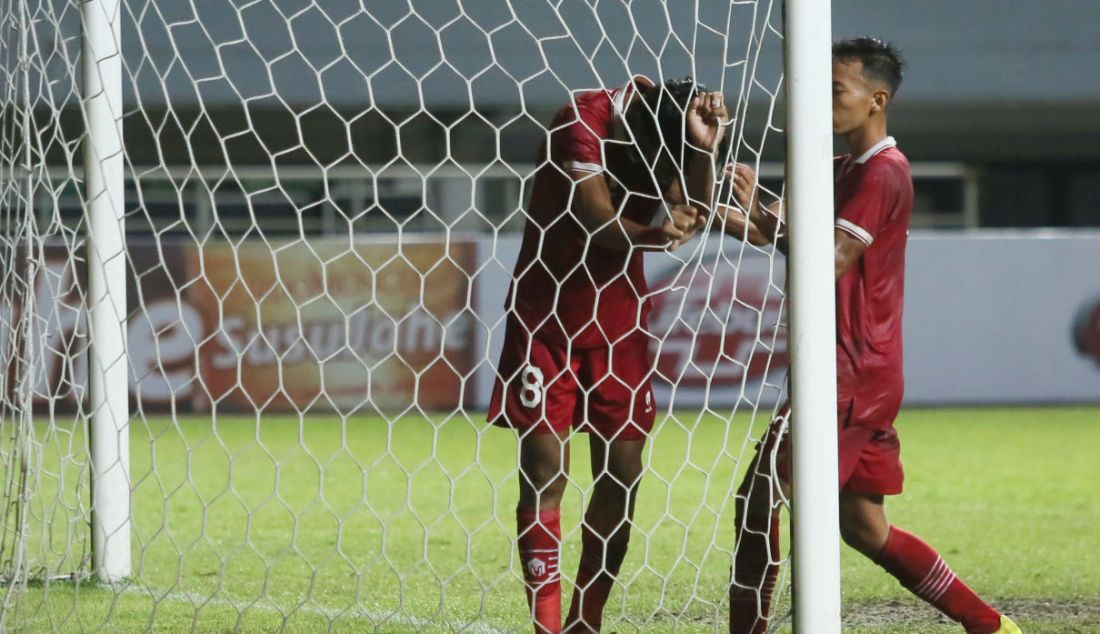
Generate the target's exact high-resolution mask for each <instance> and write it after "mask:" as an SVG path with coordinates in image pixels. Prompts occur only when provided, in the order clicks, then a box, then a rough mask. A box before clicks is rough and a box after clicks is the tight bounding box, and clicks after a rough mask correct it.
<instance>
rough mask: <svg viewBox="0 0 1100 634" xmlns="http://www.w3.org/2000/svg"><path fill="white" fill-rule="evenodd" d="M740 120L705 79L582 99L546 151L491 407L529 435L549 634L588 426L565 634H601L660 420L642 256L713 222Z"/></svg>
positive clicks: (540, 603) (525, 486)
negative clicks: (567, 500) (587, 486)
mask: <svg viewBox="0 0 1100 634" xmlns="http://www.w3.org/2000/svg"><path fill="white" fill-rule="evenodd" d="M726 118H727V114H726V107H725V105H724V103H723V101H722V96H721V95H720V94H718V93H707V92H705V91H703V90H702V88H701V87H700V86H698V85H697V84H695V83H694V82H693V81H692V80H691V79H690V78H686V79H683V80H673V81H669V82H666V83H665V84H664V85H663V86H654V85H653V83H652V82H650V81H649V80H648V79H646V78H644V77H635V78H634V79H633V80H631V82H630V83H628V84H627V85H626V86H623V87H621V88H617V89H614V90H596V91H591V92H583V93H579V94H576V95H575V97H574V99H573V100H572V101H571V103H569V104H568V105H566V106H565V107H563V108H562V109H561V110H560V111H558V113H557V115H556V116H555V117H554V120H553V122H552V123H551V125H550V126H549V130H550V135H549V139H548V144H544V145H543V147H542V148H540V151H539V158H538V162H539V168H538V171H537V172H536V174H535V182H534V190H533V191H532V196H531V204H530V207H529V209H528V218H527V225H526V227H525V228H524V232H523V242H522V245H521V247H520V253H519V260H518V261H517V263H516V268H515V273H514V280H513V282H512V288H511V291H510V293H509V298H508V303H507V309H508V322H507V326H506V332H505V340H504V348H503V351H502V352H501V356H500V363H499V365H498V368H497V376H498V379H497V383H496V386H495V388H494V390H493V397H492V402H491V404H490V409H489V420H490V422H492V423H493V424H496V425H501V426H507V427H511V428H514V429H516V430H517V432H518V434H519V504H518V507H517V509H516V530H517V542H518V546H519V555H520V563H521V565H522V568H523V575H524V580H525V586H526V591H527V600H528V604H529V606H530V608H531V614H532V618H533V619H534V623H535V631H536V632H543V633H545V632H559V631H562V622H561V587H560V583H559V570H558V564H559V561H560V560H559V556H560V555H559V552H560V543H561V529H560V522H559V518H560V513H559V507H560V504H561V497H562V493H563V492H564V491H565V485H566V476H567V473H568V471H569V442H568V437H569V434H570V430H574V429H575V430H578V431H585V432H590V433H591V436H590V438H591V466H592V476H593V479H594V484H593V492H592V497H591V499H590V500H589V504H588V508H587V509H586V511H585V514H584V525H583V532H582V537H581V541H582V546H581V559H580V565H579V570H578V571H577V580H576V591H575V592H574V594H573V600H572V603H571V605H570V609H569V615H568V617H567V618H566V623H565V630H566V631H570V632H590V631H591V632H598V631H599V629H600V622H601V619H602V614H603V607H604V603H605V602H606V601H607V596H608V593H609V592H610V591H611V586H612V583H613V582H614V579H615V575H616V574H617V573H618V572H619V567H620V565H621V564H622V561H623V557H624V556H625V555H626V549H627V542H628V541H629V539H630V524H631V519H632V517H633V513H634V499H635V494H636V492H637V487H638V481H639V478H640V477H641V473H642V448H643V445H644V443H645V439H646V436H647V434H648V432H649V431H650V429H651V427H652V426H653V421H654V417H655V410H656V407H655V405H654V403H653V393H652V391H651V389H650V382H649V381H650V374H651V372H652V365H653V364H652V361H651V358H650V352H649V339H648V335H647V333H646V328H647V322H646V316H647V314H648V313H649V310H650V305H649V301H648V299H647V295H648V290H647V287H646V281H645V275H644V271H643V267H642V264H643V263H642V254H643V252H644V250H645V249H661V248H666V247H669V246H675V245H676V244H678V243H680V242H682V241H684V240H686V239H688V238H690V237H691V235H692V234H693V233H694V232H695V231H696V230H697V229H698V228H700V226H701V225H702V224H703V223H704V222H705V218H706V214H705V213H700V212H699V210H704V211H705V205H704V203H703V202H702V201H710V200H711V197H712V192H713V180H714V148H715V147H716V146H717V144H718V143H719V142H720V141H721V138H722V135H723V134H724V128H723V126H722V123H723V122H724V121H725V120H726ZM685 188H686V190H687V193H688V194H689V195H690V198H685V197H684V195H683V191H684V189H685ZM662 201H664V202H665V203H667V204H668V208H669V214H668V215H667V216H665V214H664V213H663V212H661V216H657V214H658V210H659V209H660V207H661V204H662ZM689 202H690V203H692V204H693V205H695V206H691V205H689V204H688V203H689ZM661 217H664V218H665V220H664V221H663V223H662V222H660V218H661ZM655 219H656V220H658V222H653V221H654V220H655ZM651 224H653V225H657V226H651Z"/></svg>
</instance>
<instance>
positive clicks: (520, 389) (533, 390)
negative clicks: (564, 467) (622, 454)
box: [489, 320, 657, 440]
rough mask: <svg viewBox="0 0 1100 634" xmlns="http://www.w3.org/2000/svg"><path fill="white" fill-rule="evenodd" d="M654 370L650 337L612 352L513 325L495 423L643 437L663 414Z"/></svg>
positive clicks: (627, 341)
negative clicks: (656, 397) (654, 385)
mask: <svg viewBox="0 0 1100 634" xmlns="http://www.w3.org/2000/svg"><path fill="white" fill-rule="evenodd" d="M652 372H653V357H652V356H651V355H650V353H649V337H648V336H646V334H645V333H642V332H638V333H635V334H632V335H629V336H628V337H626V338H624V339H622V340H621V341H619V342H617V343H615V344H613V345H611V346H608V347H600V348H591V349H585V350H568V349H567V348H566V347H565V346H562V345H558V344H555V343H552V342H547V341H543V340H542V339H539V338H537V337H531V336H530V335H529V334H528V333H527V332H526V330H525V329H524V328H523V326H521V325H519V324H517V323H515V322H514V321H512V320H509V321H508V325H507V330H506V332H505V334H504V349H503V350H502V351H501V353H500V364H499V365H498V366H497V380H496V385H494V386H493V397H492V400H491V401H490V403H489V422H490V423H492V424H494V425H498V426H501V427H511V428H513V429H516V430H519V431H520V432H529V433H536V434H548V433H558V434H561V433H564V432H566V431H568V430H569V429H570V427H572V428H573V429H576V430H577V431H585V432H595V433H597V434H599V435H600V436H602V437H603V438H606V439H608V440H639V439H644V438H646V437H647V436H648V435H649V431H650V430H651V429H653V421H654V419H655V418H656V410H657V407H656V405H655V404H654V402H653V389H652V387H651V386H650V381H649V379H650V375H651V374H652Z"/></svg>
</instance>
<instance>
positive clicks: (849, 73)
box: [833, 58, 875, 134]
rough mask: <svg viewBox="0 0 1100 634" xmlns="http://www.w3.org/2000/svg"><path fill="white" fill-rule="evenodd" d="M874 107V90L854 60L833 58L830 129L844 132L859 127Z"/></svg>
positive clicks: (837, 132)
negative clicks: (831, 127)
mask: <svg viewBox="0 0 1100 634" xmlns="http://www.w3.org/2000/svg"><path fill="white" fill-rule="evenodd" d="M874 107H875V89H874V87H873V86H872V85H871V82H868V81H867V78H866V77H864V76H863V62H861V61H859V60H858V59H835V58H834V59H833V132H834V133H836V134H847V133H849V132H852V131H853V130H858V129H859V128H861V127H863V126H864V125H865V124H866V123H867V120H868V119H870V118H871V114H872V112H874V109H875V108H874Z"/></svg>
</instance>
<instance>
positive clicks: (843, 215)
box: [836, 163, 903, 246]
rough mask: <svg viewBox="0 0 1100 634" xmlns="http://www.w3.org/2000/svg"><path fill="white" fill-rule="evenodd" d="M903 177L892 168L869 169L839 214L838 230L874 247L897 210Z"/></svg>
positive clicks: (837, 217) (887, 165)
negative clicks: (895, 209) (873, 244)
mask: <svg viewBox="0 0 1100 634" xmlns="http://www.w3.org/2000/svg"><path fill="white" fill-rule="evenodd" d="M902 176H903V175H902V174H901V170H897V169H892V167H891V166H890V165H889V164H884V163H873V164H871V165H868V166H867V170H866V171H865V172H864V173H863V176H862V178H860V180H859V183H858V184H857V185H856V186H855V191H854V192H853V193H852V195H851V196H850V197H849V198H848V200H846V201H844V203H843V206H842V207H841V208H840V209H839V210H837V215H836V228H837V229H840V230H841V231H844V232H846V233H849V234H851V235H852V236H854V237H855V238H857V239H858V240H860V241H861V242H863V243H864V244H866V245H867V246H871V244H872V243H873V242H874V241H875V236H877V235H878V234H879V232H880V231H882V228H883V227H884V226H885V225H886V223H887V222H888V221H889V219H890V214H891V213H893V210H894V208H895V207H896V203H897V201H898V197H899V195H900V192H901V187H902V182H901V179H902Z"/></svg>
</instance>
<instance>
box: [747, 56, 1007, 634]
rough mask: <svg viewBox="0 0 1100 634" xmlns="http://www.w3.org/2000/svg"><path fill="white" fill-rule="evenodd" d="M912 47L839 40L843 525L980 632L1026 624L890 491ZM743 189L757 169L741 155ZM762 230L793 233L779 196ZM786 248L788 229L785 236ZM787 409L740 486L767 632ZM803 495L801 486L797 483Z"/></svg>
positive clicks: (754, 207)
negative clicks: (894, 112)
mask: <svg viewBox="0 0 1100 634" xmlns="http://www.w3.org/2000/svg"><path fill="white" fill-rule="evenodd" d="M901 71H902V62H901V59H900V57H899V55H898V51H897V50H896V49H894V48H893V47H892V46H890V45H888V44H884V43H883V42H881V41H879V40H876V39H872V38H859V39H855V40H845V41H841V42H838V43H837V44H835V45H834V46H833V132H835V133H836V134H839V135H841V136H843V137H844V140H845V141H846V142H847V144H848V149H849V154H847V155H845V156H841V157H837V158H836V160H835V162H834V164H833V171H834V175H835V181H836V191H835V211H834V213H835V216H836V229H835V231H834V234H835V241H836V258H835V260H836V353H837V392H838V394H837V397H838V401H837V422H838V426H837V432H838V444H839V457H840V465H839V477H840V533H841V536H842V537H843V538H844V541H845V542H846V543H847V544H848V545H849V546H851V547H852V548H855V549H856V550H858V551H859V552H861V553H863V554H864V555H866V556H867V557H869V558H870V559H871V560H872V561H874V562H875V563H877V564H878V565H880V566H882V567H883V568H885V569H886V571H887V572H889V573H890V574H891V575H893V576H894V577H896V578H897V579H898V581H899V582H901V584H902V585H903V586H905V588H907V589H908V590H909V591H910V592H912V593H913V594H915V595H917V596H918V597H920V598H921V599H923V600H925V601H927V602H928V603H931V604H932V605H934V606H935V607H936V608H938V609H939V610H940V611H941V612H943V613H944V614H946V615H947V616H949V617H951V618H952V619H954V620H955V621H958V622H959V623H961V624H962V626H963V627H964V628H966V631H967V632H970V633H972V634H990V633H993V632H997V633H1002V634H1012V633H1019V631H1020V630H1019V628H1017V627H1016V625H1015V624H1013V623H1012V621H1010V620H1009V619H1008V618H1006V617H1004V616H1002V615H1000V614H998V613H997V611H996V610H994V609H993V608H992V607H990V606H989V605H988V604H987V603H985V602H984V601H982V600H981V599H980V598H978V596H977V595H976V594H974V592H973V591H972V590H971V589H970V588H969V587H967V586H966V584H965V583H963V582H962V580H961V579H959V578H958V577H957V576H955V573H953V572H952V571H951V569H950V568H949V567H948V566H947V563H946V562H945V561H944V560H943V558H942V557H940V555H939V553H937V552H936V551H935V550H933V549H932V547H931V546H929V545H928V544H926V543H925V542H923V541H922V540H921V539H920V538H918V537H916V536H915V535H912V534H910V533H907V532H905V531H904V530H902V529H900V528H898V527H897V526H891V525H890V523H889V522H888V521H887V519H886V512H885V508H884V501H883V496H885V495H897V494H898V493H901V488H902V480H903V473H902V467H901V461H900V460H899V453H900V444H899V442H898V436H897V433H896V432H895V431H894V418H895V417H896V416H897V414H898V409H899V408H900V406H901V399H902V391H903V376H902V357H901V350H902V328H901V316H902V294H903V282H904V278H905V243H906V237H907V235H908V229H909V215H910V211H911V209H912V204H913V183H912V177H911V175H910V172H909V162H908V161H907V160H906V158H905V155H903V154H902V153H901V152H900V151H899V150H898V149H897V147H895V143H894V139H893V138H891V137H889V136H887V135H886V112H887V107H888V106H889V104H890V103H891V101H892V100H893V97H894V95H895V94H896V93H897V89H898V85H899V84H900V83H901ZM734 188H735V190H736V191H737V193H738V198H739V199H742V200H744V199H751V198H753V196H754V194H755V192H756V191H757V190H756V177H755V174H753V173H752V170H751V169H749V168H748V167H746V166H743V165H738V166H737V168H736V170H735V173H734ZM748 209H749V212H750V214H749V219H750V222H751V223H752V224H754V225H756V227H757V231H756V232H755V235H764V236H784V231H783V228H782V227H781V226H780V225H781V224H782V220H781V219H780V218H779V216H780V214H779V213H777V209H776V206H773V207H772V209H770V210H767V209H763V208H761V206H760V205H759V203H758V202H756V201H750V204H749V205H748ZM777 246H779V247H780V248H781V249H783V250H785V248H786V247H785V238H784V237H779V238H778V239H777ZM787 411H789V410H786V409H785V414H784V415H783V416H780V417H779V418H777V419H776V420H775V421H774V422H773V423H772V426H771V428H770V429H769V430H768V433H767V435H766V436H765V438H764V440H763V441H761V443H760V444H759V445H758V447H757V454H756V457H755V458H754V460H753V463H752V465H751V466H750V468H749V472H748V473H747V474H746V476H745V480H744V481H743V482H742V483H741V487H740V489H739V490H738V493H737V551H736V556H735V560H734V570H733V578H732V584H731V586H730V632H731V633H733V634H749V633H753V634H758V633H759V634H762V633H763V632H765V631H766V630H767V628H768V613H769V609H770V603H771V597H772V593H773V591H774V589H775V581H776V575H777V572H778V565H777V563H778V558H779V517H778V510H779V507H778V502H777V500H778V498H779V496H778V491H776V490H775V489H774V488H773V487H774V486H775V485H774V484H773V483H774V480H773V478H772V474H773V473H775V474H777V475H778V478H779V480H780V485H781V486H783V487H784V489H787V488H788V487H789V475H788V474H789V442H788V438H787V418H788V416H787V415H786V412H787ZM795 493H796V494H797V492H795Z"/></svg>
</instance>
